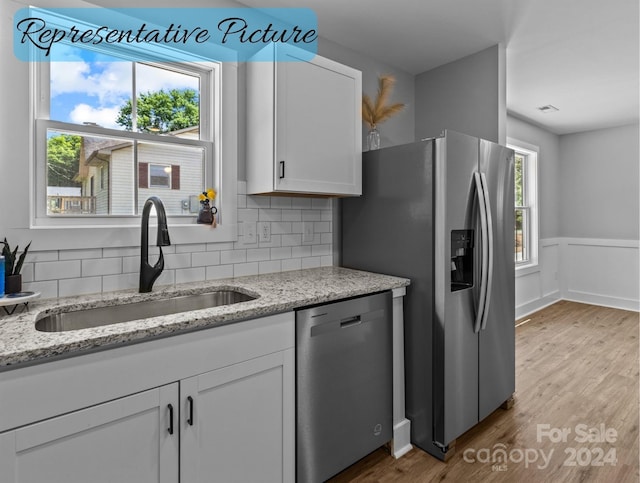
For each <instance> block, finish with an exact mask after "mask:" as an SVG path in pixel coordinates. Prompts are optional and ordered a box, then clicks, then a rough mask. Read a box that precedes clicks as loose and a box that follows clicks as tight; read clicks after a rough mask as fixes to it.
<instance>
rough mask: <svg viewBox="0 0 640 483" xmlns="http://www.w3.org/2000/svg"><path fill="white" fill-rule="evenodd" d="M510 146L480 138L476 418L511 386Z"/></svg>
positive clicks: (509, 391) (505, 395) (504, 397)
mask: <svg viewBox="0 0 640 483" xmlns="http://www.w3.org/2000/svg"><path fill="white" fill-rule="evenodd" d="M513 159H514V158H513V150H511V149H508V148H506V147H504V146H499V145H497V144H494V143H491V142H489V141H485V140H481V141H480V171H481V172H482V173H484V174H485V177H486V181H487V189H488V194H489V208H490V211H491V216H492V218H493V224H492V225H493V243H494V247H493V254H494V256H493V276H492V281H491V282H492V286H491V287H490V288H489V289H488V291H489V292H490V294H491V296H490V300H488V301H487V303H488V307H487V310H488V314H487V318H486V325H485V327H484V329H483V330H481V331H480V333H479V336H480V341H479V393H480V394H479V419H480V420H482V419H484V418H485V417H486V416H488V415H489V414H491V412H493V411H494V410H495V409H496V408H498V407H499V406H500V405H501V404H502V403H503V402H504V401H506V400H507V399H509V397H511V395H512V394H513V393H514V391H515V261H514V181H513Z"/></svg>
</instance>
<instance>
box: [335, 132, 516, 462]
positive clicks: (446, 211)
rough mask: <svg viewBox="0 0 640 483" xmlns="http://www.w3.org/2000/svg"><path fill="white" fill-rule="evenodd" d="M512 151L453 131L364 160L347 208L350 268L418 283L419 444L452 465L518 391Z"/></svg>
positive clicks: (410, 306)
mask: <svg viewBox="0 0 640 483" xmlns="http://www.w3.org/2000/svg"><path fill="white" fill-rule="evenodd" d="M513 158H514V156H513V151H512V150H511V149H508V148H506V147H504V146H500V145H497V144H494V143H491V142H489V141H486V140H481V139H477V138H474V137H471V136H467V135H464V134H460V133H457V132H453V131H445V132H444V133H443V135H442V136H441V137H438V138H434V139H428V140H424V141H421V142H416V143H412V144H406V145H402V146H395V147H390V148H385V149H380V150H376V151H370V152H367V153H365V154H364V156H363V161H362V163H363V167H362V171H363V195H362V196H361V197H359V198H348V199H344V200H342V202H341V203H342V216H341V219H342V228H341V231H342V252H341V253H342V265H343V266H345V267H351V268H357V269H362V270H369V271H374V272H381V273H387V274H391V275H398V276H402V277H407V278H410V279H411V285H410V286H409V287H408V290H407V296H406V297H405V302H404V304H405V305H404V317H405V319H404V320H405V340H404V342H405V386H406V408H405V411H406V415H407V417H408V418H409V419H410V420H411V440H412V442H413V443H414V444H415V445H417V446H418V447H420V448H422V449H424V450H425V451H427V452H429V453H431V454H432V455H434V456H436V457H438V458H440V459H443V460H445V459H446V458H447V456H448V455H450V454H451V453H452V451H451V449H452V448H453V447H454V446H455V439H456V438H457V437H458V436H460V435H461V434H462V433H464V432H465V431H467V430H468V429H470V428H471V427H473V426H474V425H475V424H476V423H478V422H479V421H480V420H482V419H484V418H485V417H486V416H488V415H489V414H490V413H491V412H493V411H494V410H495V409H496V408H498V407H499V406H500V405H502V404H503V403H505V402H506V401H508V400H509V399H510V398H511V396H512V394H513V392H514V391H515V280H514V273H515V272H514V240H515V236H514V179H513V176H514V160H513Z"/></svg>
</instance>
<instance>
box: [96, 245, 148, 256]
mask: <svg viewBox="0 0 640 483" xmlns="http://www.w3.org/2000/svg"><path fill="white" fill-rule="evenodd" d="M134 255H138V256H139V255H140V247H123V248H103V249H102V256H103V257H104V258H110V257H132V256H134Z"/></svg>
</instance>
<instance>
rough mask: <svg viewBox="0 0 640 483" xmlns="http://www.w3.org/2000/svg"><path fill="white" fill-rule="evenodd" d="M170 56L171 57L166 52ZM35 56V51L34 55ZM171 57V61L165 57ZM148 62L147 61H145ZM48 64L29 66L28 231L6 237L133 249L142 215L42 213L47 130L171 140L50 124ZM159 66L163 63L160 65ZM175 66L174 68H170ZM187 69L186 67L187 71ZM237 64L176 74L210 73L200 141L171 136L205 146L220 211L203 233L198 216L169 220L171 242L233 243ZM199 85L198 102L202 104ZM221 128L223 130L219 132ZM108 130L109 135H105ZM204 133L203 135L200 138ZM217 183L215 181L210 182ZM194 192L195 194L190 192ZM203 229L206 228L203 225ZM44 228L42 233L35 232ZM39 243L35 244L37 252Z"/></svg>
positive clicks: (204, 65)
mask: <svg viewBox="0 0 640 483" xmlns="http://www.w3.org/2000/svg"><path fill="white" fill-rule="evenodd" d="M169 54H170V53H169ZM33 55H34V58H35V56H36V55H38V52H35V51H34V53H33ZM169 59H170V57H169ZM145 63H148V62H145ZM48 65H49V64H48V63H46V62H30V63H29V79H30V99H29V106H30V107H29V112H31V119H32V124H31V126H32V127H31V129H30V133H29V137H30V140H31V146H32V150H31V163H30V176H29V178H30V179H29V198H28V199H29V203H28V205H27V206H28V213H24V215H25V218H28V223H27V224H28V229H24V228H16V229H12V230H10V232H8V233H9V234H11V233H12V234H13V235H14V236H18V237H19V238H24V239H35V240H37V239H40V238H43V237H45V236H46V245H45V244H42V245H43V248H44V246H46V249H79V248H102V247H104V246H107V245H108V246H109V247H129V246H137V245H139V243H140V241H139V240H140V215H139V214H138V215H127V216H115V215H109V216H95V215H94V216H90V217H87V216H79V217H71V216H65V217H59V218H58V217H51V216H47V215H46V134H45V133H46V130H47V128H56V129H61V130H65V131H67V130H68V131H71V132H78V133H80V134H88V135H96V136H100V135H108V134H111V135H113V136H116V137H119V138H128V137H132V138H133V137H134V135H135V138H136V139H139V140H145V141H150V142H154V143H158V142H160V143H162V142H169V139H165V138H168V136H158V135H154V134H147V133H131V132H128V131H121V130H117V129H114V130H108V129H105V128H96V127H94V126H85V125H76V124H70V123H62V122H58V121H51V120H49V119H48V112H49V105H48V104H49V98H50V96H49V69H48ZM159 65H161V66H162V67H163V68H165V66H166V65H167V64H166V63H164V62H163V63H159ZM174 65H175V64H174ZM185 68H186V69H185ZM237 68H238V65H237V62H224V63H222V62H211V61H204V60H203V61H202V62H193V63H188V64H185V63H181V66H180V68H179V69H178V70H179V71H182V70H183V69H185V70H187V71H193V70H197V71H200V72H203V73H204V72H207V71H208V72H210V74H209V79H207V80H206V81H205V82H206V83H207V87H205V89H208V90H209V92H207V93H206V96H205V97H206V98H207V99H208V100H207V101H205V102H208V103H209V105H213V106H215V107H214V112H213V113H212V116H211V119H212V122H211V123H209V124H207V123H206V122H204V123H202V125H201V126H200V132H201V138H204V139H207V140H206V141H201V140H188V139H183V138H176V137H172V138H171V139H170V141H171V142H172V143H175V144H185V145H189V146H193V145H207V144H208V145H209V146H208V149H206V150H205V151H207V152H208V153H209V154H208V155H209V156H210V159H208V160H206V161H205V178H204V179H205V183H206V186H205V188H209V187H213V188H215V189H216V191H217V192H218V194H219V195H218V198H217V200H216V206H217V207H218V210H219V211H218V213H220V218H219V224H218V225H217V227H216V229H215V230H213V229H204V228H203V225H198V224H197V223H196V216H195V215H193V216H190V217H184V216H181V215H178V216H169V218H168V224H169V231H170V234H171V240H172V242H173V243H174V244H182V243H210V242H230V241H236V240H237V232H238V228H237V115H238V113H237V110H238V102H237ZM202 94H203V90H202V84H201V102H202V97H203V96H202ZM223 127H224V129H223ZM109 131H111V132H109ZM203 132H204V135H203V134H202V133H203ZM214 181H215V182H214ZM194 194H195V193H194ZM205 228H206V227H205ZM41 230H44V231H46V234H45V233H44V232H43V233H42V234H38V233H37V232H39V231H41ZM37 245H38V243H34V247H36V248H37Z"/></svg>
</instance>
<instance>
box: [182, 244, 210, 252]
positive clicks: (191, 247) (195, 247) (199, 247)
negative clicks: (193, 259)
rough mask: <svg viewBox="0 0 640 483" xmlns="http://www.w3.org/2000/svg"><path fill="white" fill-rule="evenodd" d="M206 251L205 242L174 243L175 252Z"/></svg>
mask: <svg viewBox="0 0 640 483" xmlns="http://www.w3.org/2000/svg"><path fill="white" fill-rule="evenodd" d="M206 251H207V244H206V243H185V244H184V245H176V253H194V252H206Z"/></svg>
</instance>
